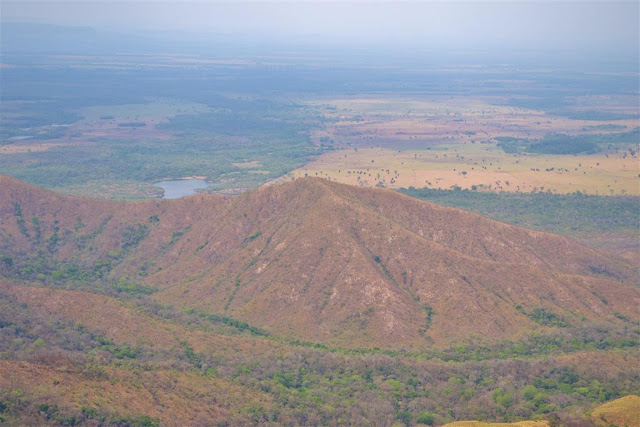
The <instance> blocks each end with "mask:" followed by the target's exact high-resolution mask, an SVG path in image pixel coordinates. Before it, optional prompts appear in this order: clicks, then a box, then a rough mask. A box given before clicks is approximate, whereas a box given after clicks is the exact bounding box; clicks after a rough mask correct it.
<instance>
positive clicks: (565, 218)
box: [400, 187, 640, 235]
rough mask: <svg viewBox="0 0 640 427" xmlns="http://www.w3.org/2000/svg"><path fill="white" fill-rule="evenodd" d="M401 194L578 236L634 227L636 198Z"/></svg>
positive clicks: (639, 202)
mask: <svg viewBox="0 0 640 427" xmlns="http://www.w3.org/2000/svg"><path fill="white" fill-rule="evenodd" d="M400 192H401V193H403V194H406V195H408V196H411V197H416V198H418V199H422V200H426V201H429V202H433V203H437V204H440V205H444V206H451V207H455V208H459V209H464V210H467V211H472V212H477V213H479V214H481V215H484V216H487V217H489V218H491V219H495V220H498V221H503V222H507V223H510V224H515V225H519V226H524V227H528V228H534V229H538V230H543V231H548V232H553V233H560V234H570V235H581V234H587V233H593V232H597V233H606V232H620V231H632V230H635V229H636V227H637V226H638V224H639V223H640V209H639V206H640V197H633V196H591V195H585V194H582V193H573V194H547V193H489V192H478V191H471V190H457V191H456V190H436V189H429V188H422V189H417V188H414V187H409V188H408V189H406V188H403V189H401V190H400Z"/></svg>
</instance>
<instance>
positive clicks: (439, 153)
mask: <svg viewBox="0 0 640 427" xmlns="http://www.w3.org/2000/svg"><path fill="white" fill-rule="evenodd" d="M638 172H640V170H639V167H638V157H637V154H636V155H633V156H632V155H630V153H629V152H628V151H627V150H624V151H622V150H621V151H617V152H613V153H610V154H607V153H600V154H593V155H555V156H554V155H518V154H507V153H505V152H504V151H502V150H501V149H500V148H498V147H497V146H495V145H492V144H445V145H435V144H434V145H432V146H430V147H428V149H420V150H418V149H413V150H392V149H389V148H360V149H346V150H339V151H333V152H329V153H327V154H324V155H322V156H320V157H319V158H318V159H317V160H315V161H313V162H311V163H309V164H306V165H305V166H303V167H302V168H299V169H297V170H295V171H293V172H292V173H291V174H290V175H291V176H293V177H296V178H298V177H302V176H319V177H323V178H328V179H330V180H332V181H338V182H343V183H346V184H351V185H360V186H367V187H372V186H384V187H388V188H403V187H404V188H408V187H416V188H423V187H428V188H436V189H450V188H453V187H456V186H457V187H460V188H463V189H477V190H480V191H490V190H493V191H507V192H526V193H530V192H538V191H543V192H547V191H548V192H552V193H561V194H565V193H573V192H575V191H580V192H583V193H587V194H601V195H614V194H616V195H620V194H630V195H639V194H640V180H639V177H638Z"/></svg>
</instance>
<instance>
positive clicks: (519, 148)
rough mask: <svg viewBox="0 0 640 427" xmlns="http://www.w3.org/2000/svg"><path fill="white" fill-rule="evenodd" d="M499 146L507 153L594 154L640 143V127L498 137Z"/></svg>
mask: <svg viewBox="0 0 640 427" xmlns="http://www.w3.org/2000/svg"><path fill="white" fill-rule="evenodd" d="M495 139H496V141H498V146H499V147H500V148H502V149H503V150H504V152H505V153H523V152H525V153H535V154H592V153H596V152H598V151H600V150H601V149H602V148H605V147H608V146H611V145H621V144H633V145H637V144H638V143H640V128H636V129H634V130H632V131H629V132H616V133H608V134H583V135H576V136H570V135H565V134H550V135H547V136H545V137H544V138H542V139H539V140H529V139H521V138H512V137H497V138H495Z"/></svg>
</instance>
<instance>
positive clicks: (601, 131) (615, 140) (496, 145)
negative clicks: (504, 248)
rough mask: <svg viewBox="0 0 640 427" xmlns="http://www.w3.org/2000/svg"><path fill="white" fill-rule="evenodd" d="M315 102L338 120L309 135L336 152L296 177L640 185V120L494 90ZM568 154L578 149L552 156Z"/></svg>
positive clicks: (419, 183) (570, 187)
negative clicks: (518, 102) (563, 109)
mask: <svg viewBox="0 0 640 427" xmlns="http://www.w3.org/2000/svg"><path fill="white" fill-rule="evenodd" d="M607 101H608V103H607ZM630 102H631V101H630V99H628V98H626V97H620V98H617V97H609V98H607V99H602V97H599V98H593V99H582V100H581V104H580V105H587V107H584V108H595V107H596V105H595V104H596V103H602V105H604V107H602V108H604V109H605V110H606V111H609V110H607V109H608V108H610V109H612V111H616V112H618V114H619V117H625V115H631V114H632V113H633V111H634V109H635V110H636V112H637V108H636V106H634V105H631V104H629V103H630ZM309 103H310V104H311V105H313V106H315V107H316V108H318V109H320V110H321V111H322V112H323V114H325V116H326V117H327V118H328V119H330V120H332V121H330V122H327V123H326V124H325V126H324V127H323V128H320V129H317V130H315V131H314V132H313V133H312V140H313V141H314V143H315V144H316V145H319V146H323V147H324V146H329V147H331V148H333V149H334V151H331V152H328V153H326V154H324V155H322V156H320V157H319V158H318V159H317V160H315V161H314V162H311V163H309V164H307V165H305V166H303V167H302V168H299V169H298V170H296V171H293V172H292V173H291V174H290V177H301V176H319V177H324V178H327V179H331V180H335V181H339V182H343V183H348V184H352V185H360V186H384V187H388V188H401V187H416V188H423V187H428V188H436V189H449V188H454V187H460V188H463V189H477V190H480V191H508V192H527V193H529V192H539V191H543V192H552V193H572V192H575V191H580V192H583V193H589V194H601V195H614V194H616V195H619V194H633V195H637V194H639V192H640V185H639V180H638V178H639V175H638V173H639V172H640V168H639V166H638V157H637V153H638V144H639V143H640V141H637V135H636V133H635V132H637V130H636V129H637V126H638V120H637V119H628V118H627V119H616V120H587V119H575V118H568V117H562V116H558V115H551V114H547V113H546V112H544V111H542V110H532V109H526V108H521V107H513V106H509V105H507V104H508V101H507V100H505V99H501V98H496V97H489V98H487V97H484V98H483V97H477V98H466V97H456V98H453V97H436V96H422V97H421V96H407V97H404V98H398V97H390V96H389V97H387V96H383V95H380V96H376V97H374V96H371V97H362V98H346V99H327V100H324V101H320V100H317V101H310V102H309ZM499 104H502V105H499ZM576 108H578V107H576ZM580 108H583V107H580ZM579 112H580V110H579V108H578V109H576V110H575V111H574V113H575V114H576V115H577V116H578V117H579ZM609 112H610V111H609ZM623 113H624V114H623ZM611 114H613V113H611ZM538 141H544V142H545V144H546V145H541V144H539V143H538ZM536 144H537V145H536ZM527 151H536V152H535V153H533V152H527ZM563 152H570V153H572V154H571V155H567V154H554V153H563Z"/></svg>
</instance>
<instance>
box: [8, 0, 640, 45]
mask: <svg viewBox="0 0 640 427" xmlns="http://www.w3.org/2000/svg"><path fill="white" fill-rule="evenodd" d="M639 13H640V8H639V5H638V3H637V2H548V1H537V2H478V1H473V2H453V3H452V2H448V3H446V2H418V1H413V2H400V3H390V2H381V1H351V2H311V1H303V2H267V1H258V2H256V1H253V2H239V3H228V2H191V1H189V2H184V1H178V2H171V3H168V2H155V1H133V2H132V1H127V2H119V1H117V2H108V3H107V2H102V1H89V2H75V1H42V0H41V1H34V2H32V1H13V0H9V1H4V2H3V3H2V17H1V20H2V21H1V22H2V24H3V26H4V25H7V24H10V23H24V24H50V25H56V26H62V27H81V28H92V29H94V30H96V31H98V32H107V33H123V34H131V33H134V34H138V35H145V36H148V35H152V34H153V35H156V36H157V35H167V34H171V35H174V36H176V37H178V36H180V35H181V36H183V37H184V38H185V39H188V40H194V41H203V42H204V41H207V40H209V38H210V37H211V36H212V35H220V36H228V37H237V38H238V39H240V40H264V41H270V42H279V43H294V44H295V43H307V42H308V43H312V44H329V45H331V44H338V45H339V44H344V45H345V46H380V47H393V46H400V45H405V46H410V47H416V48H425V49H427V48H440V47H444V48H468V49H473V50H475V49H492V50H514V49H538V50H545V49H546V50H554V51H580V52H589V51H593V52H594V53H607V52H610V53H611V54H615V55H620V54H622V55H625V56H630V57H637V56H638V50H639V49H640V41H639V36H638V34H640V24H639V18H638V16H639Z"/></svg>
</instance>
